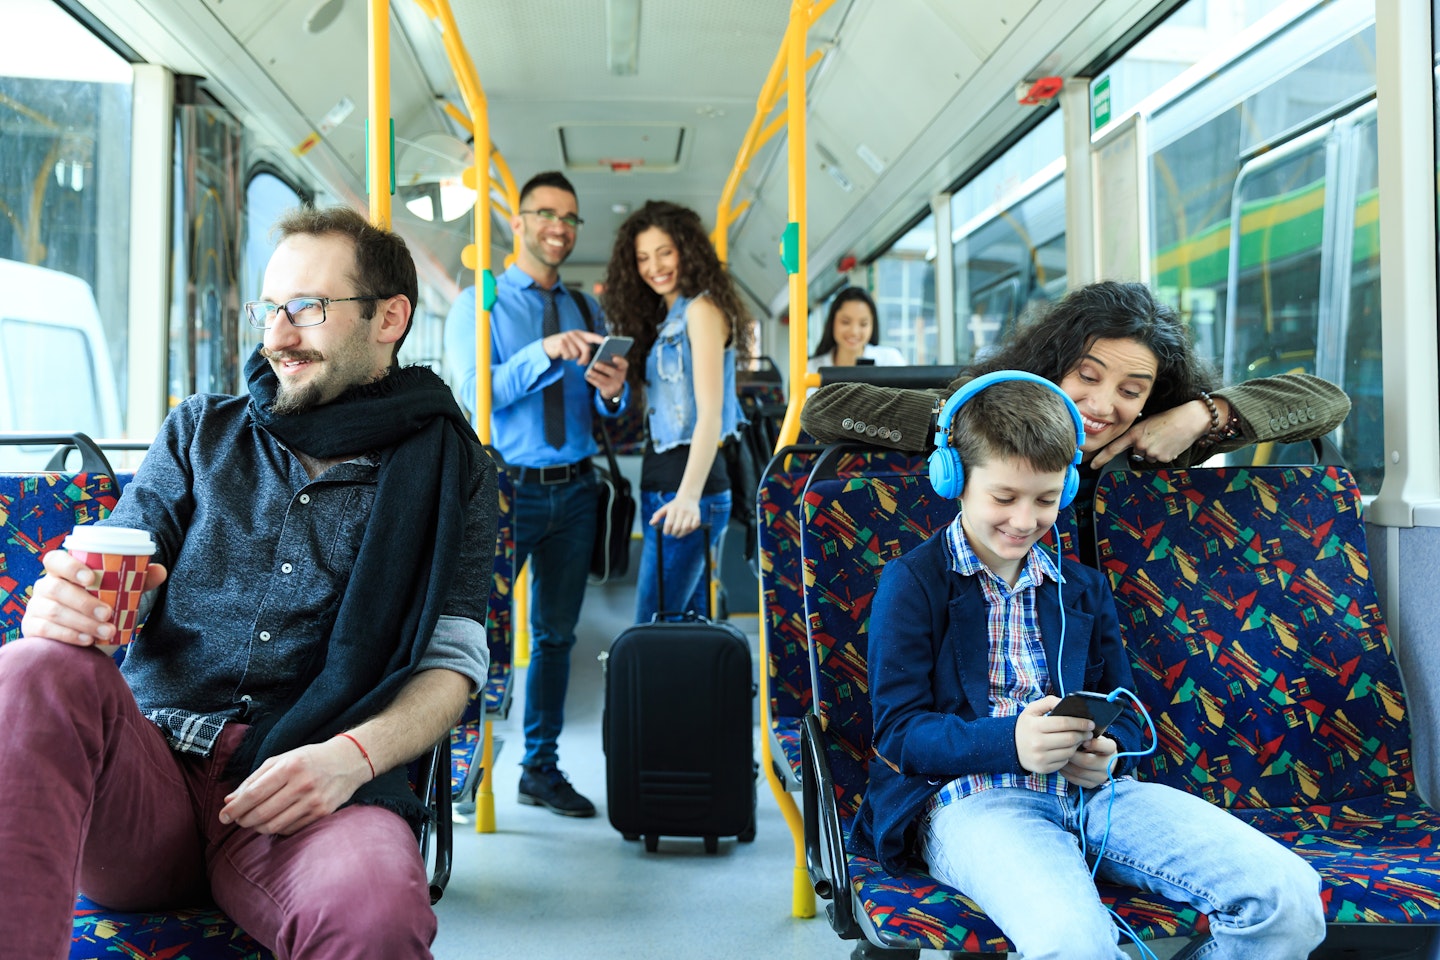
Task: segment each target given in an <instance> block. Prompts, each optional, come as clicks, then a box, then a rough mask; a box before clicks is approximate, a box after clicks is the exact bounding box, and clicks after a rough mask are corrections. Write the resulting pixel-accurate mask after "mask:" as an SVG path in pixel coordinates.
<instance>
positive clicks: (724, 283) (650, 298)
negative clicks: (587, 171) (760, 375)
mask: <svg viewBox="0 0 1440 960" xmlns="http://www.w3.org/2000/svg"><path fill="white" fill-rule="evenodd" d="M603 300H604V306H605V316H606V318H607V319H608V320H609V321H610V326H611V331H612V332H613V333H617V334H623V335H625V336H628V337H634V338H635V346H634V347H633V348H631V351H630V355H629V360H630V370H629V374H628V376H629V377H630V378H631V386H632V388H639V387H641V386H643V387H644V390H645V397H646V406H645V412H646V419H647V423H648V425H649V430H650V440H649V443H647V444H646V446H645V456H644V459H643V460H642V462H641V468H640V515H641V518H642V519H643V520H644V521H645V548H644V551H643V552H642V553H641V557H640V572H639V574H638V584H639V585H638V589H637V590H636V597H635V619H636V620H637V621H638V622H641V623H644V622H646V621H648V620H650V619H651V618H652V617H653V616H654V615H655V614H656V613H657V612H659V611H664V612H666V613H679V612H684V611H688V610H701V611H703V610H705V609H706V604H705V596H704V593H703V591H704V590H706V589H707V586H708V585H707V584H706V583H705V582H704V579H705V578H704V571H705V547H706V544H705V538H704V537H703V536H702V535H700V534H698V533H697V531H698V530H699V529H700V528H701V527H702V525H703V526H708V527H709V528H710V543H709V546H710V550H711V554H712V556H715V557H716V558H717V562H718V557H719V550H720V542H721V538H722V537H723V535H724V532H725V526H726V524H728V523H729V522H730V507H731V503H730V480H729V477H728V476H727V474H726V470H725V462H724V458H722V457H721V456H719V450H720V444H722V443H724V442H725V441H727V440H731V439H733V438H735V437H737V436H738V435H739V433H740V428H741V427H743V426H744V425H745V422H746V421H745V418H744V417H743V416H742V415H741V413H740V402H739V400H738V399H737V398H736V395H735V354H736V352H737V351H738V352H739V353H740V354H741V355H742V356H749V354H750V346H751V342H752V339H753V335H754V327H755V321H754V319H753V318H752V317H751V316H750V312H749V311H748V310H746V309H745V306H744V304H743V303H741V301H740V297H739V294H738V293H737V292H736V290H735V286H734V284H732V283H731V281H730V276H729V274H727V273H726V272H725V268H724V267H723V266H722V265H721V263H720V259H719V257H717V256H716V255H715V248H714V247H712V246H711V245H710V239H709V237H708V236H707V235H706V232H705V228H704V226H702V225H701V223H700V217H699V215H698V214H696V213H695V211H693V210H690V209H687V208H686V207H682V206H679V205H677V204H674V203H667V202H665V201H663V200H651V201H649V202H647V203H646V204H645V206H643V207H641V208H640V209H639V210H637V211H636V212H635V213H633V214H631V215H630V217H629V218H628V219H627V220H626V221H625V222H624V223H623V224H622V225H621V226H620V230H619V232H618V233H617V234H616V237H615V248H614V251H613V252H612V253H611V255H610V265H609V267H608V268H607V269H606V272H605V293H604V296H603ZM662 534H663V535H664V537H665V543H664V550H663V554H664V558H665V567H664V571H663V572H664V582H665V596H664V598H663V602H662V598H661V597H660V586H659V577H658V574H659V573H660V571H659V570H658V569H657V563H656V545H657V544H656V540H657V538H658V537H659V536H661V535H662Z"/></svg>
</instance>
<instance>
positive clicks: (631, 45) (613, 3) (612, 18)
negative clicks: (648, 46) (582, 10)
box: [605, 0, 640, 77]
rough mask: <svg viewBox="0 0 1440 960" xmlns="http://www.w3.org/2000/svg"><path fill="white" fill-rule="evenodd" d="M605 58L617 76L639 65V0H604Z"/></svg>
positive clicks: (630, 72) (623, 75) (629, 72)
mask: <svg viewBox="0 0 1440 960" xmlns="http://www.w3.org/2000/svg"><path fill="white" fill-rule="evenodd" d="M605 38H606V43H607V47H606V60H607V62H608V63H609V65H610V72H611V73H612V74H614V75H615V76H617V77H628V76H633V75H634V74H635V73H636V72H638V71H639V69H640V0H605Z"/></svg>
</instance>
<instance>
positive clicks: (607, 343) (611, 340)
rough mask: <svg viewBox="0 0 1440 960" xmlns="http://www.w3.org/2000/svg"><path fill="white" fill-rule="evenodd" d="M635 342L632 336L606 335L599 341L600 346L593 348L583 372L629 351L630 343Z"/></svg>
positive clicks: (587, 372) (588, 371)
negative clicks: (592, 354) (593, 353)
mask: <svg viewBox="0 0 1440 960" xmlns="http://www.w3.org/2000/svg"><path fill="white" fill-rule="evenodd" d="M634 342H635V338H634V337H606V338H605V339H604V340H602V341H600V346H598V347H596V348H595V355H594V356H592V357H591V358H590V362H589V363H588V364H587V365H586V366H585V373H586V374H589V373H590V371H591V370H592V369H593V368H594V367H595V364H597V363H601V362H604V363H609V362H610V361H611V360H614V359H615V358H616V357H623V356H625V354H627V353H629V352H630V345H631V344H633V343H634Z"/></svg>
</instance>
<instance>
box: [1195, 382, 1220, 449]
mask: <svg viewBox="0 0 1440 960" xmlns="http://www.w3.org/2000/svg"><path fill="white" fill-rule="evenodd" d="M1200 401H1201V402H1202V403H1204V404H1205V406H1206V407H1208V408H1209V410H1210V431H1209V432H1208V433H1206V434H1205V436H1206V438H1210V437H1216V438H1218V437H1219V435H1220V408H1219V407H1217V406H1215V401H1214V400H1212V399H1210V394H1208V393H1206V392H1205V391H1204V390H1201V391H1200ZM1210 442H1211V443H1214V442H1215V441H1214V440H1211V441H1210Z"/></svg>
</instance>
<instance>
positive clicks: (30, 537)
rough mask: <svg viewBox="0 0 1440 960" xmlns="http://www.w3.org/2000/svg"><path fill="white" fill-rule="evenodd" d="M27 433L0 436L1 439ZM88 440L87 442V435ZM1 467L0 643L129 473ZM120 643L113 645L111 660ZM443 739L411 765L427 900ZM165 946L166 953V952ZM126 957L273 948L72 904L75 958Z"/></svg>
mask: <svg viewBox="0 0 1440 960" xmlns="http://www.w3.org/2000/svg"><path fill="white" fill-rule="evenodd" d="M9 442H14V443H27V444H28V443H31V442H33V438H22V439H16V438H15V435H5V436H3V437H0V443H9ZM86 442H88V440H87V441H86ZM107 469H108V464H102V465H101V466H100V470H99V471H97V472H93V473H64V472H56V471H45V472H38V473H0V530H3V540H0V643H6V642H9V641H11V640H16V639H19V637H20V621H21V619H22V617H23V616H24V613H25V606H26V604H27V603H28V601H29V599H30V596H31V590H32V588H33V585H34V583H35V581H36V580H37V579H39V577H40V575H41V574H42V573H43V568H42V567H41V559H42V558H43V557H44V555H45V554H46V553H48V552H49V551H50V550H54V549H56V548H58V547H59V546H60V545H61V543H62V542H63V541H64V539H65V537H66V536H67V535H68V534H69V532H70V530H71V529H72V528H74V527H76V526H79V525H81V524H86V523H94V522H95V521H97V520H102V519H104V518H105V517H107V516H109V514H110V511H111V510H113V509H114V507H115V504H116V502H117V501H118V500H119V496H120V492H121V490H122V489H123V488H124V486H125V484H126V483H128V482H129V480H130V479H132V478H133V476H134V474H133V473H132V472H128V471H125V472H117V471H113V470H108V472H106V471H107ZM123 658H124V648H121V649H119V650H117V651H116V653H115V659H116V661H117V663H118V662H119V661H121V660H123ZM449 753H450V742H449V739H448V738H447V739H444V740H442V741H441V743H439V744H437V745H436V747H435V748H434V749H433V750H431V751H430V753H429V754H427V755H426V756H425V757H422V758H421V759H420V760H417V761H415V762H414V763H412V764H411V766H410V779H411V784H412V785H413V786H414V787H415V788H416V792H417V794H418V795H420V796H425V797H428V798H429V800H428V804H429V806H430V808H431V811H432V814H433V819H432V821H431V822H430V823H428V824H427V825H426V826H425V827H423V828H422V830H421V832H420V835H419V837H418V838H417V839H418V841H419V843H420V847H421V855H422V856H423V857H425V858H426V859H427V862H428V861H429V857H430V853H431V846H432V844H433V846H434V861H433V863H434V867H433V869H432V871H431V878H430V899H431V902H432V903H435V902H438V901H439V899H440V897H441V895H442V894H443V893H444V890H445V886H446V884H447V883H448V881H449V877H450V870H451V863H452V858H453V850H452V835H451V827H452V824H451V819H450V794H449V792H448V791H447V790H444V789H440V788H439V772H440V771H441V770H448V769H449V767H450V758H449ZM167 950H168V952H167ZM117 953H119V954H121V955H126V956H154V957H159V956H181V955H183V956H185V957H187V958H188V960H270V958H271V954H270V952H269V951H266V950H264V949H262V948H261V947H260V946H259V945H258V944H256V943H255V942H254V941H253V940H251V939H250V938H249V937H248V936H247V935H246V934H244V933H243V932H242V931H241V930H240V929H239V928H238V927H237V926H236V925H235V924H234V923H233V922H232V921H230V920H229V919H228V918H227V917H225V915H224V914H223V913H221V912H220V911H219V910H217V909H215V908H214V907H209V908H192V909H187V910H180V911H157V912H153V913H143V914H126V913H120V912H115V911H110V910H106V909H105V908H103V907H101V906H99V905H98V904H96V903H94V902H93V901H91V900H89V899H88V898H86V897H84V896H83V895H82V896H81V897H79V899H78V900H77V901H76V910H75V918H74V926H73V933H72V941H71V948H70V957H71V960H108V958H111V957H114V956H116V955H117Z"/></svg>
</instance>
